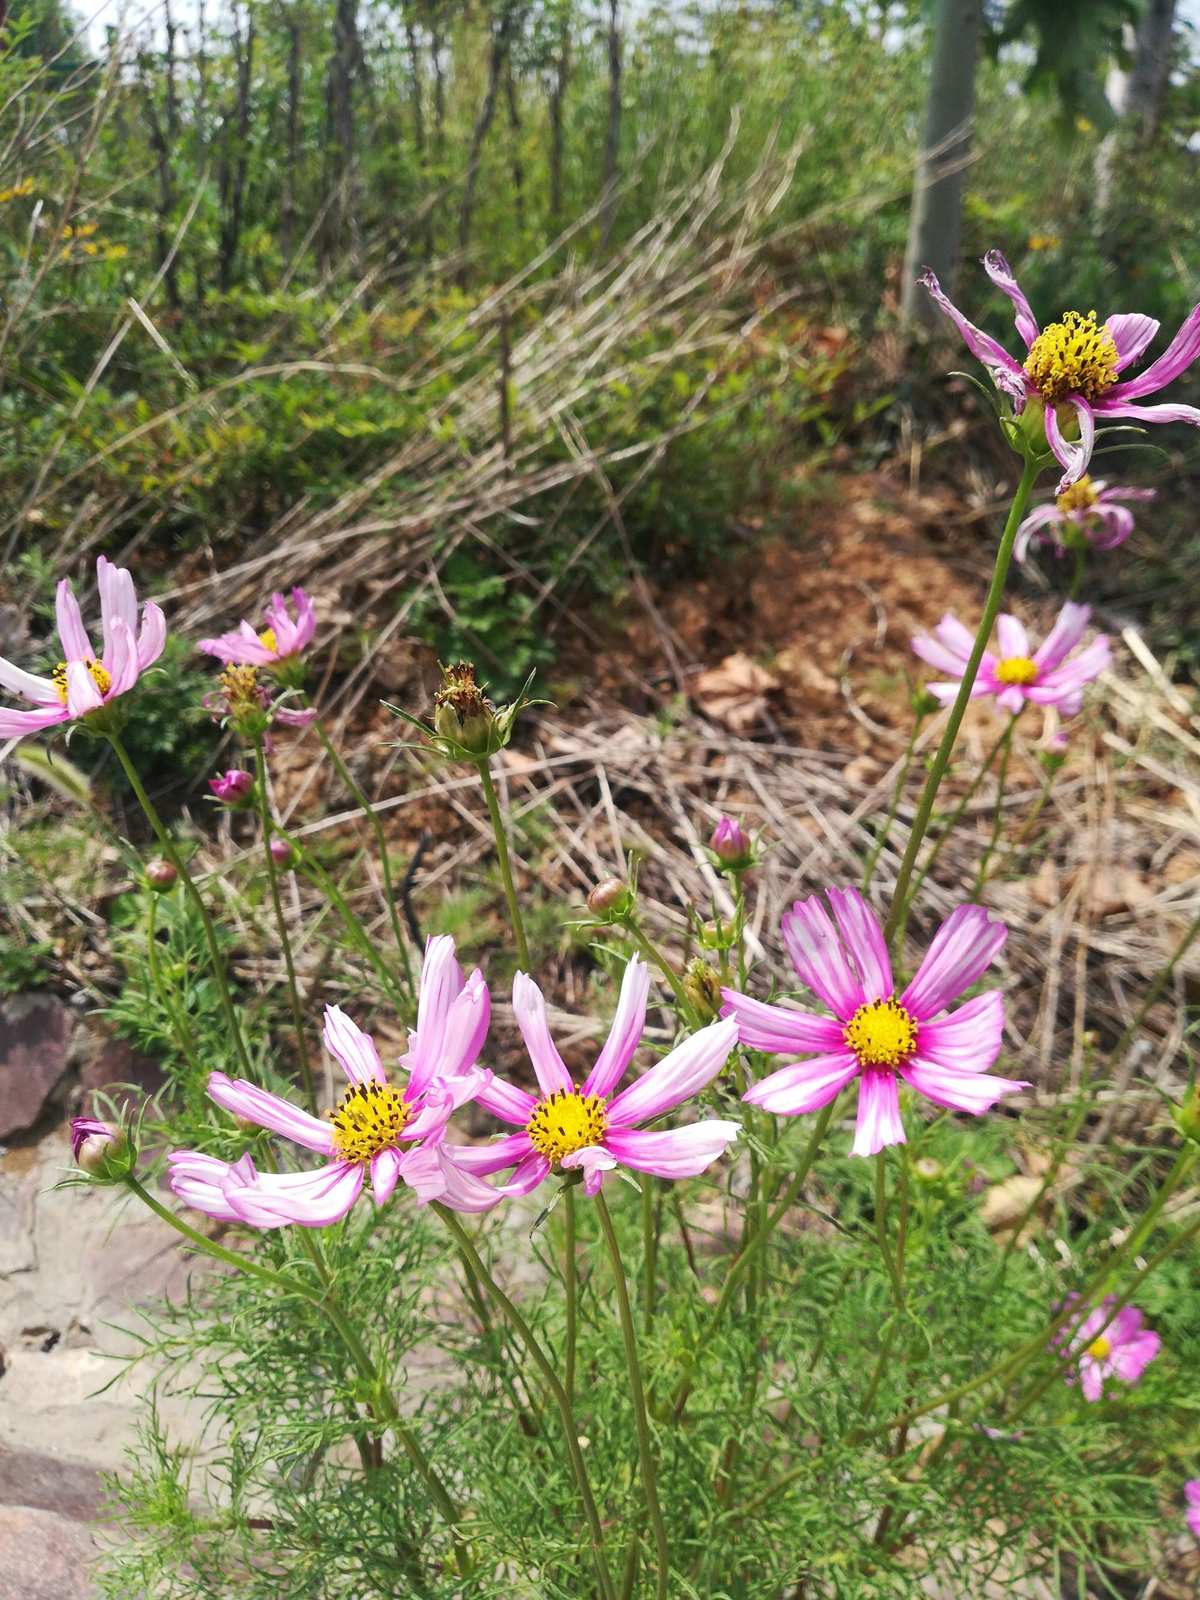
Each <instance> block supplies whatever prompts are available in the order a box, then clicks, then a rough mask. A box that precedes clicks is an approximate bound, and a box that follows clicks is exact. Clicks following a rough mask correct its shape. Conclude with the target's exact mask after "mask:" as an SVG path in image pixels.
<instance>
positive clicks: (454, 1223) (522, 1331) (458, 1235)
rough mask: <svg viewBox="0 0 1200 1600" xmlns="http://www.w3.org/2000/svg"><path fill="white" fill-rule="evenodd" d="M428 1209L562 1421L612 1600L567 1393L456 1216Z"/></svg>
mask: <svg viewBox="0 0 1200 1600" xmlns="http://www.w3.org/2000/svg"><path fill="white" fill-rule="evenodd" d="M430 1206H431V1208H432V1210H434V1211H435V1212H436V1213H437V1215H438V1216H439V1217H441V1219H442V1221H443V1222H444V1223H445V1224H446V1226H447V1227H448V1228H449V1229H450V1232H451V1233H452V1234H453V1235H454V1237H455V1239H456V1240H457V1241H458V1246H459V1249H460V1250H461V1251H462V1253H463V1255H464V1256H466V1257H467V1259H468V1260H469V1261H470V1263H471V1265H472V1267H473V1268H474V1270H475V1275H476V1277H477V1278H478V1280H479V1282H480V1283H482V1284H483V1286H484V1288H485V1289H486V1290H487V1292H488V1294H490V1295H491V1297H492V1299H493V1300H494V1301H495V1303H496V1305H497V1306H498V1307H499V1309H500V1311H501V1312H502V1314H503V1315H504V1317H505V1318H506V1319H507V1321H508V1323H509V1325H510V1326H511V1328H512V1329H513V1331H514V1333H516V1335H517V1337H518V1338H519V1339H520V1341H521V1343H522V1344H523V1345H524V1346H525V1348H526V1350H527V1351H528V1352H529V1355H530V1358H531V1359H532V1361H533V1364H534V1366H536V1367H537V1369H538V1372H539V1374H540V1375H541V1378H542V1380H543V1382H544V1383H545V1385H546V1388H547V1389H548V1390H549V1392H550V1395H551V1396H552V1398H553V1400H554V1403H555V1404H556V1405H557V1407H558V1412H559V1416H560V1418H561V1419H562V1426H563V1439H564V1442H565V1444H566V1447H567V1456H568V1458H569V1460H570V1463H571V1471H572V1474H573V1475H574V1478H575V1484H576V1488H577V1489H578V1491H579V1498H580V1501H581V1502H582V1504H583V1510H584V1515H585V1517H586V1518H587V1524H588V1532H589V1535H590V1538H591V1545H592V1559H593V1561H594V1563H595V1566H596V1577H597V1580H598V1581H599V1584H600V1592H601V1593H602V1594H603V1595H604V1597H605V1600H615V1597H614V1593H613V1586H612V1578H611V1577H610V1575H609V1571H608V1563H607V1561H606V1560H605V1556H604V1532H603V1529H602V1527H601V1524H600V1514H599V1512H598V1511H597V1510H596V1502H595V1500H594V1499H593V1497H592V1488H591V1484H590V1483H589V1482H588V1475H587V1467H586V1465H585V1463H584V1459H583V1451H582V1450H581V1449H580V1447H579V1434H578V1431H577V1429H576V1427H575V1415H574V1411H573V1410H572V1407H571V1402H570V1400H569V1399H568V1397H567V1391H566V1390H565V1389H564V1388H563V1386H562V1384H561V1383H560V1381H559V1378H558V1374H557V1373H556V1372H555V1370H554V1368H553V1367H552V1366H551V1364H550V1361H549V1359H548V1357H547V1356H546V1353H545V1351H544V1350H543V1349H542V1347H541V1344H540V1343H539V1342H538V1339H537V1336H536V1335H535V1334H534V1331H533V1329H532V1328H531V1327H530V1326H529V1324H528V1323H527V1322H526V1320H525V1318H524V1317H523V1316H522V1315H521V1313H520V1311H518V1310H517V1307H516V1306H515V1305H514V1304H513V1302H512V1301H511V1300H510V1299H509V1297H508V1296H507V1295H506V1294H505V1292H504V1290H503V1289H502V1288H501V1287H500V1285H499V1284H498V1283H497V1282H496V1280H495V1278H493V1277H492V1275H491V1273H490V1272H489V1271H488V1269H487V1267H486V1266H485V1265H484V1263H483V1258H482V1257H481V1256H480V1254H479V1251H478V1250H477V1249H476V1248H475V1241H474V1240H473V1239H472V1238H471V1235H470V1234H469V1233H468V1232H467V1230H466V1228H464V1227H463V1225H462V1222H461V1221H460V1220H459V1217H458V1215H457V1214H456V1213H455V1212H453V1211H451V1210H450V1209H449V1208H448V1207H447V1206H444V1205H442V1204H440V1202H438V1201H437V1200H433V1201H431V1202H430Z"/></svg>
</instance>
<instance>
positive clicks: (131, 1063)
mask: <svg viewBox="0 0 1200 1600" xmlns="http://www.w3.org/2000/svg"><path fill="white" fill-rule="evenodd" d="M81 1056H82V1059H81V1060H80V1065H79V1086H80V1091H81V1093H80V1107H79V1109H80V1112H81V1114H82V1115H83V1116H85V1117H91V1116H103V1115H104V1112H105V1110H106V1109H107V1108H106V1107H98V1106H97V1105H96V1103H95V1094H96V1091H97V1090H101V1091H103V1093H105V1094H107V1095H109V1096H111V1098H112V1099H113V1100H115V1101H116V1103H117V1105H118V1106H119V1107H120V1108H121V1110H122V1111H124V1110H125V1109H126V1108H127V1107H129V1106H130V1105H132V1106H133V1107H134V1108H135V1109H136V1108H137V1107H139V1106H140V1105H141V1103H142V1101H143V1099H144V1098H145V1097H147V1096H149V1095H152V1094H157V1093H158V1091H159V1090H160V1089H161V1088H162V1086H163V1073H162V1068H161V1067H160V1066H159V1065H158V1063H157V1062H156V1061H152V1060H151V1059H150V1057H149V1056H144V1055H142V1054H140V1053H139V1052H138V1051H137V1050H135V1049H134V1048H133V1046H132V1045H131V1044H128V1043H127V1042H126V1041H125V1040H124V1039H115V1038H113V1037H111V1036H110V1035H108V1034H103V1033H99V1034H96V1035H95V1036H94V1037H92V1038H90V1039H89V1040H88V1041H87V1044H86V1046H85V1048H84V1050H83V1051H82V1052H81ZM126 1085H132V1086H133V1089H134V1091H135V1092H134V1093H132V1094H131V1093H130V1092H129V1090H128V1089H127V1088H126V1087H125V1086H126ZM118 1086H120V1087H118ZM136 1091H140V1092H136Z"/></svg>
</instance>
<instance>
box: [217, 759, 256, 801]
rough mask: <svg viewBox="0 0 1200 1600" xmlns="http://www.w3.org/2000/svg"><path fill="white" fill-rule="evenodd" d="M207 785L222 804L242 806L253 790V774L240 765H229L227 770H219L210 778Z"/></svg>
mask: <svg viewBox="0 0 1200 1600" xmlns="http://www.w3.org/2000/svg"><path fill="white" fill-rule="evenodd" d="M208 787H209V788H210V789H211V790H212V792H213V793H214V794H215V795H216V797H217V799H218V800H220V801H221V803H222V805H227V806H244V805H245V804H246V803H247V801H248V800H249V798H250V796H251V794H252V793H253V792H254V774H253V773H251V772H245V771H243V769H242V768H241V767H230V769H229V771H228V772H219V773H218V774H217V776H216V777H215V778H210V779H209V780H208Z"/></svg>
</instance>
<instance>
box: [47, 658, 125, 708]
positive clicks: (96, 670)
mask: <svg viewBox="0 0 1200 1600" xmlns="http://www.w3.org/2000/svg"><path fill="white" fill-rule="evenodd" d="M87 669H88V672H89V673H90V674H91V679H92V682H93V683H94V684H95V685H96V688H97V689H98V690H99V691H100V693H101V694H107V693H108V691H109V690H110V689H111V688H112V674H111V673H110V672H108V671H107V670H106V668H104V667H102V666H101V665H100V663H99V662H98V661H94V660H92V661H88V663H87ZM50 676H51V678H52V679H53V680H54V689H55V692H56V694H57V695H58V698H59V700H60V701H61V702H62V704H63V705H64V706H65V705H66V703H67V663H66V662H65V661H60V662H59V663H58V665H57V666H56V667H55V669H54V671H53V672H52V673H51V674H50Z"/></svg>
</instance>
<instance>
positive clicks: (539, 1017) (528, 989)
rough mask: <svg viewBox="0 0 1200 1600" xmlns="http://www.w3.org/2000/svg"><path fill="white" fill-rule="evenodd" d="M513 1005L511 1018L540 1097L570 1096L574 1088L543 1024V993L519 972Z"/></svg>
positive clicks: (547, 1028) (545, 1024)
mask: <svg viewBox="0 0 1200 1600" xmlns="http://www.w3.org/2000/svg"><path fill="white" fill-rule="evenodd" d="M512 1003H513V1016H514V1017H516V1019H517V1027H518V1028H520V1030H521V1037H522V1038H523V1039H524V1041H525V1048H526V1050H528V1052H529V1059H530V1061H532V1062H533V1070H534V1073H535V1074H536V1076H537V1081H538V1086H539V1088H540V1089H541V1091H542V1094H543V1095H551V1094H556V1093H557V1092H558V1091H559V1090H560V1089H563V1090H565V1091H566V1092H567V1093H568V1094H569V1093H570V1092H571V1090H572V1089H573V1088H574V1085H573V1084H572V1082H571V1074H570V1073H569V1072H568V1071H567V1069H566V1067H565V1066H564V1065H563V1058H562V1057H561V1056H560V1055H559V1053H558V1051H557V1049H556V1048H555V1045H554V1040H553V1039H552V1038H551V1037H550V1029H549V1026H548V1025H547V1022H546V1002H545V1001H544V1000H543V999H542V991H541V990H540V989H539V988H538V986H537V984H536V983H534V981H533V979H532V978H530V977H527V976H526V974H525V973H523V972H518V973H517V975H516V977H515V978H514V979H513V998H512Z"/></svg>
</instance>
